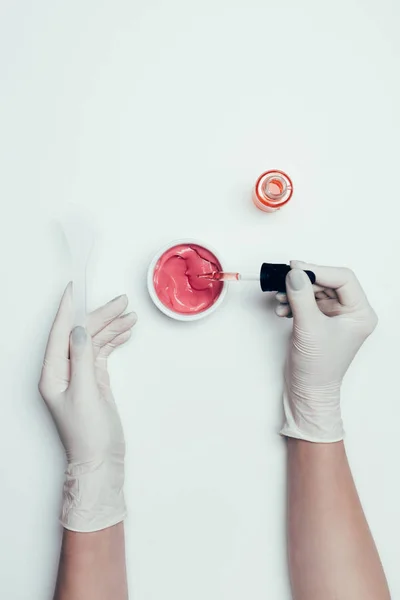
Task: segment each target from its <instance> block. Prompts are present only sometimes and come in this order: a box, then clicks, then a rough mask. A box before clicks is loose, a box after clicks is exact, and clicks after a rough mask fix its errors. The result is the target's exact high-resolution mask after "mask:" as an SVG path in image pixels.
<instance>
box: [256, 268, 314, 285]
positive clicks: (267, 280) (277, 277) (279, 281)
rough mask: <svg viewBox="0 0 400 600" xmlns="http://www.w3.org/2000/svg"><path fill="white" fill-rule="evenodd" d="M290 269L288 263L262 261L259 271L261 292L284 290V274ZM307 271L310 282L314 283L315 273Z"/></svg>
mask: <svg viewBox="0 0 400 600" xmlns="http://www.w3.org/2000/svg"><path fill="white" fill-rule="evenodd" d="M290 270H291V268H290V266H289V265H279V264H274V263H263V264H262V265H261V271H260V285H261V289H262V291H263V292H286V275H287V274H288V273H289V271H290ZM304 272H305V273H307V275H308V278H309V280H310V281H311V283H315V273H313V272H312V271H304Z"/></svg>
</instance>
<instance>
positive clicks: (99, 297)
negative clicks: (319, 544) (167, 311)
mask: <svg viewBox="0 0 400 600" xmlns="http://www.w3.org/2000/svg"><path fill="white" fill-rule="evenodd" d="M398 6H399V5H398V3H396V0H380V1H379V2H378V0H338V1H337V2H334V3H327V2H320V1H318V0H305V1H302V2H298V1H297V0H286V1H283V2H278V1H276V2H272V0H263V1H262V0H246V1H245V0H236V1H234V2H232V1H228V0H203V1H202V2H197V3H195V2H187V1H185V0H169V1H168V2H167V1H166V0H161V1H160V0H147V1H144V0H140V1H137V2H131V1H128V0H114V1H111V0H108V1H99V0H83V1H80V2H77V1H72V2H71V1H70V2H66V1H58V0H56V1H55V0H38V1H37V2H30V1H28V0H24V1H22V0H19V1H12V0H2V2H1V5H0V67H1V98H0V129H1V131H0V136H1V138H0V160H1V162H0V165H1V175H0V198H1V206H2V216H1V219H0V243H1V247H0V250H1V281H2V295H1V300H0V307H1V318H2V323H1V334H2V341H1V363H0V365H1V384H2V386H1V391H2V393H1V405H0V406H1V418H0V427H1V434H0V444H1V463H0V469H1V479H0V481H1V500H0V510H1V522H2V528H1V550H0V551H1V562H0V596H1V597H2V598H7V599H8V600H42V599H50V598H51V597H52V590H53V585H54V579H55V574H56V567H57V561H58V552H59V544H60V529H59V526H58V523H57V515H58V508H59V501H60V490H61V485H62V480H63V465H64V458H63V453H62V450H61V448H60V444H59V442H58V439H57V436H56V433H55V431H54V428H53V425H52V423H51V421H50V419H49V417H48V415H47V413H46V410H45V408H44V406H43V404H42V402H41V400H40V398H39V397H38V393H37V391H36V390H37V388H36V384H37V380H38V375H39V370H40V365H41V360H42V355H43V351H44V346H45V341H46V337H47V333H48V329H49V326H50V323H51V321H52V318H53V315H54V312H55V309H56V306H57V303H58V300H59V297H60V295H61V293H62V290H63V288H64V286H65V284H66V282H67V281H68V277H69V267H68V260H67V257H66V254H65V251H64V247H63V246H62V243H61V241H60V236H59V233H58V231H57V228H56V226H55V224H54V218H55V217H56V216H57V214H59V212H61V211H62V209H63V207H64V206H65V204H66V203H67V202H69V201H73V202H75V203H77V204H78V205H80V206H81V207H82V208H83V209H84V210H86V211H89V212H92V214H94V215H95V216H96V220H97V226H98V231H99V235H98V238H97V245H96V248H95V251H94V252H93V255H92V260H91V265H90V270H89V281H88V287H89V302H90V306H91V308H94V307H96V306H97V305H99V304H101V303H103V302H105V301H107V300H109V299H110V298H112V297H114V296H116V295H118V294H120V293H123V292H127V293H128V294H129V296H130V299H131V306H132V307H133V308H135V309H136V310H137V312H138V314H139V319H140V321H139V324H138V326H137V329H136V330H135V335H134V339H133V340H132V341H131V343H130V344H129V346H128V347H126V348H124V349H123V350H121V351H120V352H119V353H118V355H116V356H115V357H114V359H113V361H112V365H111V371H112V376H113V388H114V391H115V395H116V398H117V401H118V404H119V406H120V411H121V414H122V418H123V422H124V425H125V432H126V438H127V443H128V460H127V471H128V472H127V490H126V491H127V498H128V503H129V508H130V517H129V520H128V521H127V523H126V529H127V544H128V570H129V580H130V588H131V595H132V597H133V598H135V599H136V600H160V599H161V598H162V599H163V600H188V599H189V598H190V600H204V599H205V598H207V600H221V599H223V598H227V599H228V598H229V600H243V599H245V598H246V599H247V598H251V599H252V600H261V599H264V598H269V599H270V598H271V599H274V600H288V599H289V598H290V591H289V586H288V579H287V568H286V562H285V541H284V540H285V522H284V518H285V448H284V442H283V441H282V440H281V439H280V438H279V436H278V435H277V431H278V429H279V426H280V424H281V387H282V377H281V370H282V365H283V361H284V355H285V349H286V345H287V339H288V336H289V332H290V327H291V323H290V322H283V321H281V320H278V319H277V318H276V317H275V316H274V314H273V301H272V299H271V298H267V297H266V296H265V295H263V294H261V293H259V292H258V289H257V287H256V286H253V285H252V284H247V286H245V284H243V285H237V286H235V287H232V288H231V290H230V292H229V294H228V297H227V300H226V303H225V304H224V305H223V306H222V307H221V309H220V310H219V311H218V312H217V313H216V314H214V315H212V316H211V317H210V318H209V319H208V320H205V321H203V322H198V323H193V324H185V323H177V322H173V321H170V320H168V319H167V318H166V317H164V316H163V315H162V314H161V313H158V312H157V310H156V309H155V308H154V307H153V306H152V305H151V303H150V301H149V298H148V295H147V291H146V288H145V271H146V267H147V265H148V263H149V261H150V260H151V258H152V255H153V254H154V252H155V251H156V250H157V249H158V248H159V246H161V245H163V244H164V243H167V242H168V241H169V240H173V239H174V238H176V237H182V236H190V237H196V238H200V239H203V240H205V241H206V242H207V241H208V242H209V243H210V244H212V245H214V246H215V247H216V248H217V249H218V250H219V251H220V253H221V254H222V255H223V256H224V257H225V259H226V266H228V267H231V268H237V269H241V268H242V269H246V270H254V269H255V268H258V266H259V264H260V263H261V262H262V261H263V260H267V261H279V262H281V261H282V262H283V261H286V260H289V259H290V258H301V259H304V260H311V261H315V262H320V263H328V264H334V265H335V264H338V265H342V264H345V265H348V266H351V267H353V268H354V269H355V271H356V272H357V274H358V275H359V277H360V279H361V281H362V283H363V284H364V286H365V288H366V290H367V292H368V295H369V297H370V300H371V302H372V304H373V305H374V307H375V308H376V310H377V312H378V314H379V316H380V326H379V328H378V330H377V331H376V333H375V334H374V336H373V337H372V338H371V339H370V340H369V341H368V343H367V344H366V346H365V347H364V348H363V350H362V352H361V353H360V355H359V356H358V357H357V359H356V361H355V363H354V365H353V367H352V369H351V371H350V373H349V375H348V377H347V379H346V383H345V387H344V397H343V403H344V419H345V425H346V429H347V448H348V452H349V455H350V459H351V464H352V467H353V470H354V475H355V478H356V481H357V485H358V489H359V492H360V495H361V498H362V501H363V504H364V507H365V510H366V513H367V516H368V519H369V522H370V525H371V527H372V530H373V532H374V535H375V538H376V541H377V544H378V547H379V550H380V553H381V557H382V560H383V562H384V565H385V568H386V571H387V575H388V578H389V581H390V584H391V587H392V592H393V598H398V597H400V575H399V569H398V556H399V553H400V548H399V539H400V518H399V513H398V511H399V506H400V469H399V463H398V456H399V443H400V440H399V437H398V431H399V429H398V423H399V421H400V404H399V390H398V381H399V375H398V356H399V355H398V352H399V351H398V338H399V333H400V332H399V323H398V302H399V291H400V290H399V277H398V261H399V237H398V217H399V205H398V200H399V196H398V185H397V176H398V161H399V150H398V147H399V133H400V131H399V111H398V107H399V102H400V97H399V96H400V94H399V78H398V68H399V36H398V24H399V16H400V15H399V7H398ZM273 167H277V168H281V169H284V170H287V172H288V173H289V174H290V175H291V176H292V178H293V180H294V184H295V195H294V199H293V201H292V202H291V203H290V205H289V206H288V207H286V208H285V209H284V210H282V211H281V212H280V213H278V214H275V215H269V214H263V213H261V212H260V211H258V210H257V209H256V208H254V206H253V205H252V204H251V202H250V194H251V187H252V185H253V183H254V181H255V179H256V178H257V176H258V175H259V174H260V173H261V172H262V171H263V170H265V169H267V168H273Z"/></svg>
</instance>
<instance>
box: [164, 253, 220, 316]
mask: <svg viewBox="0 0 400 600" xmlns="http://www.w3.org/2000/svg"><path fill="white" fill-rule="evenodd" d="M221 270H222V268H221V265H220V263H219V261H218V259H217V258H216V257H215V256H214V254H213V253H212V252H210V250H207V249H206V248H203V247H202V246H197V245H196V244H179V245H178V246H173V247H172V248H170V249H169V250H167V251H166V252H164V254H163V255H162V256H161V258H160V259H159V261H158V262H157V264H156V266H155V269H154V276H153V282H154V289H155V291H156V294H157V296H158V297H159V299H160V300H161V302H162V303H163V304H164V305H165V306H166V307H167V308H169V309H171V310H173V311H174V312H177V313H180V314H198V313H200V312H203V311H205V310H207V309H208V308H210V307H211V306H212V305H213V304H214V302H216V301H217V300H218V298H219V296H220V294H221V292H222V288H223V286H224V284H223V282H221V281H210V280H209V279H199V278H198V275H201V274H204V273H210V272H213V271H221Z"/></svg>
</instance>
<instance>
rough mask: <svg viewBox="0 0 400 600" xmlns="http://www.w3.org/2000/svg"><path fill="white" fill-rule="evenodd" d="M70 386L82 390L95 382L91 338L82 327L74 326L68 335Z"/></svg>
mask: <svg viewBox="0 0 400 600" xmlns="http://www.w3.org/2000/svg"><path fill="white" fill-rule="evenodd" d="M69 355H70V365H71V378H70V386H72V387H75V388H76V389H78V390H81V391H82V392H84V390H86V389H88V386H89V388H90V387H91V386H92V385H93V384H95V381H96V378H95V369H94V355H93V344H92V338H91V337H90V335H89V334H88V332H87V331H86V329H85V328H84V327H80V326H78V327H75V328H74V329H73V330H72V332H71V335H70V346H69Z"/></svg>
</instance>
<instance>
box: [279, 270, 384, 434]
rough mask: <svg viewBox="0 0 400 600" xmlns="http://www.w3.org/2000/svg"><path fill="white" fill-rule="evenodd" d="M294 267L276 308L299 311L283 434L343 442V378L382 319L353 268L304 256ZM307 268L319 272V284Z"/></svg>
mask: <svg viewBox="0 0 400 600" xmlns="http://www.w3.org/2000/svg"><path fill="white" fill-rule="evenodd" d="M291 267H292V271H290V272H289V274H288V275H287V279H286V289H287V294H277V299H278V301H279V305H278V306H277V309H276V313H277V314H278V316H281V317H288V316H293V332H292V338H291V342H290V348H289V353H288V358H287V362H286V367H285V382H284V397H283V403H284V412H285V423H284V426H283V428H282V430H281V434H282V435H285V436H288V437H294V438H298V439H303V440H308V441H310V442H322V443H328V442H337V441H340V440H342V439H343V436H344V431H343V424H342V417H341V410H340V390H341V386H342V380H343V377H344V375H345V373H346V371H347V369H348V368H349V366H350V364H351V362H352V360H353V358H354V357H355V355H356V354H357V352H358V350H359V349H360V347H361V346H362V344H363V343H364V341H365V340H366V339H367V337H368V336H369V335H370V334H371V333H372V332H373V330H374V329H375V327H376V325H377V322H378V319H377V316H376V314H375V312H374V311H373V309H372V308H371V306H370V304H369V302H368V300H367V298H366V296H365V293H364V291H363V289H362V287H361V285H360V283H359V282H358V280H357V278H356V276H355V275H354V273H353V272H352V271H350V270H349V269H344V268H333V267H320V266H317V265H311V264H307V263H303V262H299V261H292V262H291ZM304 270H311V271H313V272H314V273H315V275H316V282H315V285H314V286H312V285H311V282H310V280H309V279H308V277H307V275H306V274H305V273H304V272H303V271H304Z"/></svg>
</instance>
